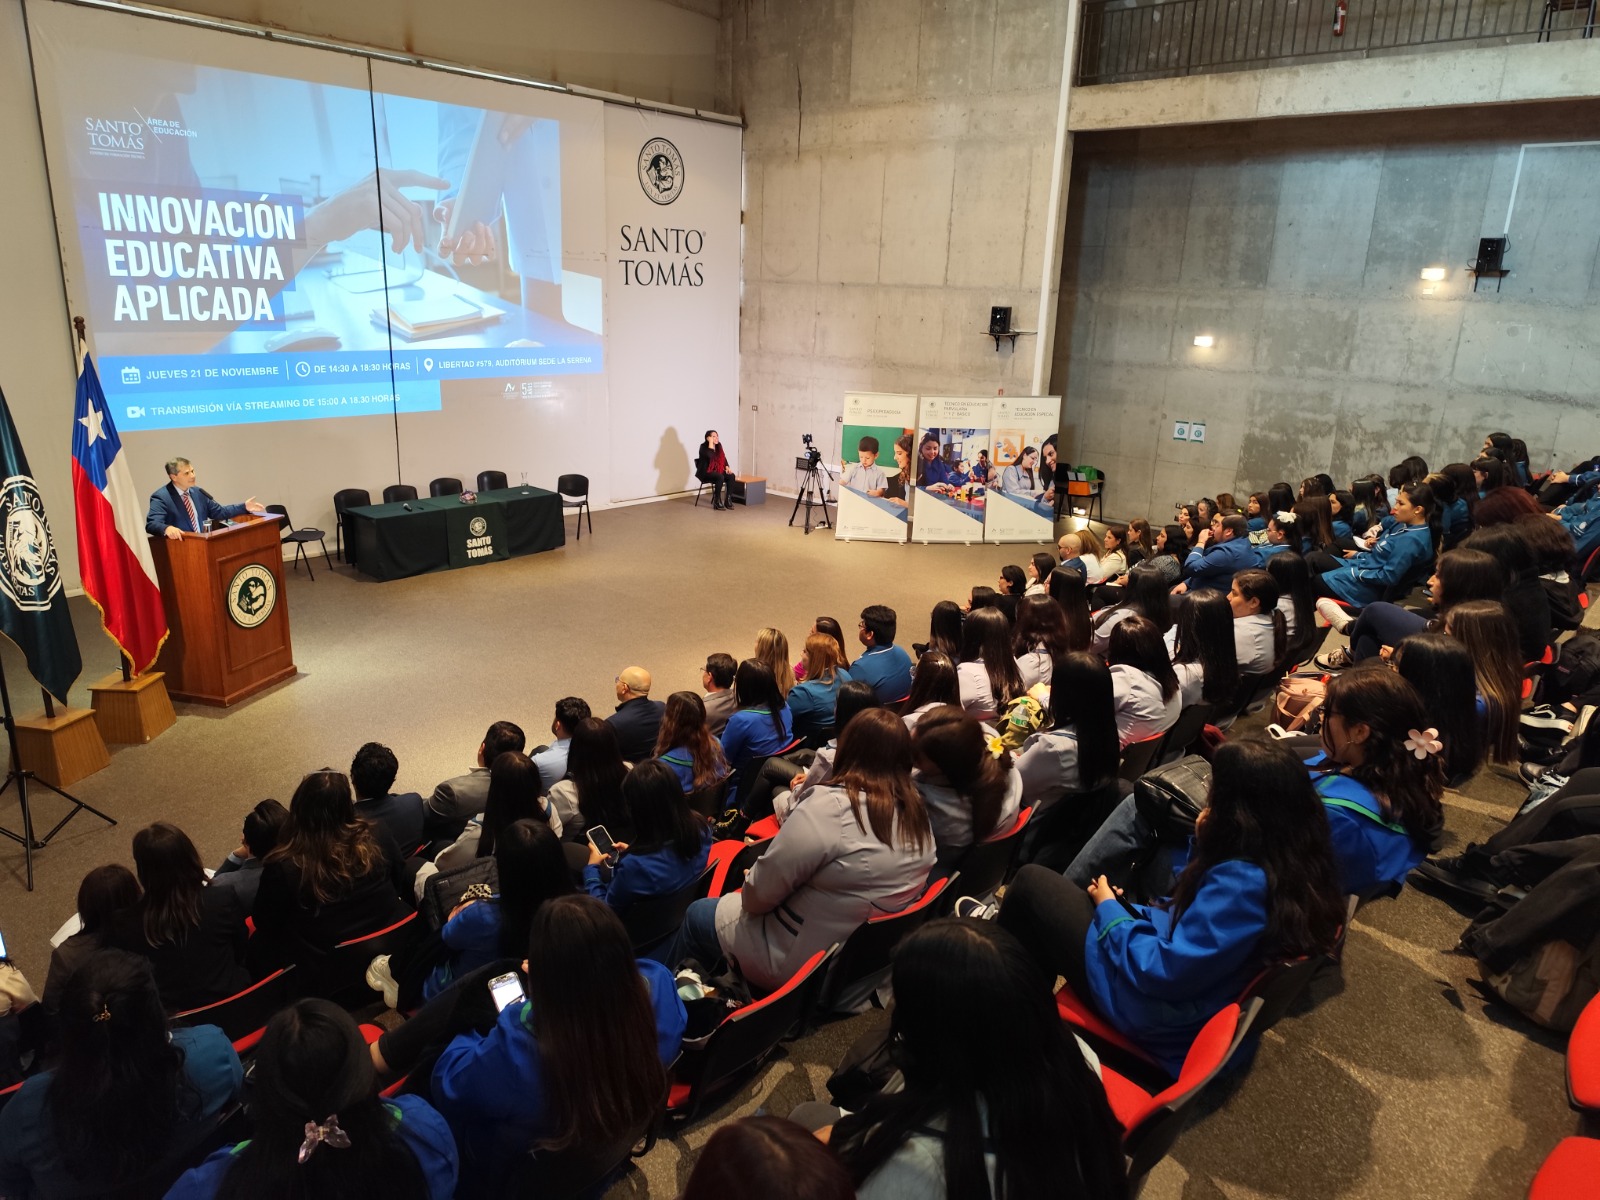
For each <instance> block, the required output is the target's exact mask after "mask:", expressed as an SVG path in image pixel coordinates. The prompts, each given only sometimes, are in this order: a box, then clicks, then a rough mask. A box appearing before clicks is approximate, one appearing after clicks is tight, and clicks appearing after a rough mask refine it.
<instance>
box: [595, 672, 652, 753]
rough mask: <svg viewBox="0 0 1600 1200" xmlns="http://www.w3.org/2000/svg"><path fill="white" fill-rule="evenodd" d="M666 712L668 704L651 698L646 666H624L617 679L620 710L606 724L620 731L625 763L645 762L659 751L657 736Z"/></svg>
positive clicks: (618, 706) (619, 743)
mask: <svg viewBox="0 0 1600 1200" xmlns="http://www.w3.org/2000/svg"><path fill="white" fill-rule="evenodd" d="M666 711H667V706H666V705H665V704H663V703H662V702H661V701H659V700H652V699H650V672H649V671H646V670H645V669H644V668H643V667H624V668H623V669H622V673H621V674H620V675H618V676H617V711H616V712H614V713H612V714H611V715H610V716H609V717H607V718H606V724H608V725H610V726H611V728H612V729H614V730H616V731H617V744H618V745H619V746H620V747H621V748H622V757H623V758H624V759H625V760H627V761H628V762H631V763H636V762H643V761H644V760H645V759H647V758H649V757H650V756H651V755H653V754H654V753H655V752H656V734H657V733H659V732H660V730H661V715H662V714H663V713H665V712H666Z"/></svg>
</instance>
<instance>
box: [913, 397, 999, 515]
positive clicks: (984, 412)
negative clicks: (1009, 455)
mask: <svg viewBox="0 0 1600 1200" xmlns="http://www.w3.org/2000/svg"><path fill="white" fill-rule="evenodd" d="M993 406H994V399H993V398H992V397H990V396H924V397H922V403H921V405H920V407H919V410H918V424H917V445H916V451H915V453H916V459H915V466H914V470H915V479H916V488H917V503H916V509H915V511H914V512H913V514H912V540H913V541H917V542H981V541H983V513H984V508H985V507H986V505H987V502H988V490H989V483H988V480H989V476H990V474H991V472H992V468H993V463H992V461H991V458H990V448H989V437H990V424H989V422H990V413H991V410H992V408H993Z"/></svg>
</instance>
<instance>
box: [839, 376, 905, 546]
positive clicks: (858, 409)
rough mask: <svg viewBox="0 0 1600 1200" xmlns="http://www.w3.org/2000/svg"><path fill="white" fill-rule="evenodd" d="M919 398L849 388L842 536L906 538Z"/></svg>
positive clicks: (842, 465) (841, 482) (842, 480)
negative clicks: (912, 453) (856, 390)
mask: <svg viewBox="0 0 1600 1200" xmlns="http://www.w3.org/2000/svg"><path fill="white" fill-rule="evenodd" d="M916 419H917V398H916V397H915V396H902V395H898V394H895V393H890V392H846V393H845V397H844V435H843V443H842V445H841V447H840V454H839V457H840V474H839V505H838V516H837V520H835V522H834V536H835V537H837V538H839V539H840V540H841V541H869V542H903V541H905V540H906V522H907V518H908V516H909V515H910V512H911V486H910V485H911V482H912V478H911V474H910V467H911V440H912V436H913V434H914V433H915V430H914V429H913V428H912V426H913V425H914V424H915V422H916Z"/></svg>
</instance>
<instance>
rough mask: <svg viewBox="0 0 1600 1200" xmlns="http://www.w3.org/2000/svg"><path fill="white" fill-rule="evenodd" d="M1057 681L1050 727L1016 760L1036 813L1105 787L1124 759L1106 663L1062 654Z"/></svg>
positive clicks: (1025, 796) (1024, 746)
mask: <svg viewBox="0 0 1600 1200" xmlns="http://www.w3.org/2000/svg"><path fill="white" fill-rule="evenodd" d="M1054 676H1055V682H1054V683H1053V684H1052V685H1051V688H1050V727H1049V728H1048V729H1045V730H1043V731H1041V732H1039V733H1035V734H1030V735H1029V737H1028V740H1027V741H1025V742H1024V743H1023V744H1022V751H1021V753H1020V754H1018V756H1017V772H1018V774H1019V775H1021V777H1022V802H1023V803H1025V804H1030V805H1032V806H1033V807H1034V808H1036V809H1037V808H1041V807H1043V806H1046V805H1049V804H1053V803H1055V802H1056V801H1057V800H1059V799H1061V798H1062V797H1063V796H1070V795H1074V794H1079V793H1084V792H1092V791H1095V790H1096V789H1098V788H1101V787H1104V786H1105V785H1106V784H1108V783H1110V782H1111V780H1112V779H1114V778H1115V777H1116V774H1117V762H1118V759H1119V758H1120V755H1121V745H1120V743H1119V741H1118V738H1117V714H1116V698H1115V696H1114V694H1113V691H1112V685H1111V670H1110V668H1108V667H1107V666H1106V664H1105V660H1104V659H1102V658H1101V657H1100V656H1099V655H1098V654H1091V653H1089V652H1087V651H1074V652H1072V653H1070V654H1064V655H1062V656H1061V657H1060V658H1058V659H1057V660H1056V664H1055V671H1054Z"/></svg>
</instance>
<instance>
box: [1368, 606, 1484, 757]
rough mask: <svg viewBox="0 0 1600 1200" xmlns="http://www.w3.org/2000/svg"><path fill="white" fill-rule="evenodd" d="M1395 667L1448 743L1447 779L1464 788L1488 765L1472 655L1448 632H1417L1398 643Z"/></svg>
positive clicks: (1391, 659)
mask: <svg viewBox="0 0 1600 1200" xmlns="http://www.w3.org/2000/svg"><path fill="white" fill-rule="evenodd" d="M1389 665H1390V666H1392V667H1393V668H1394V669H1395V670H1396V671H1398V672H1400V677H1401V678H1402V679H1405V680H1407V681H1409V682H1410V684H1411V686H1412V687H1414V688H1416V689H1417V695H1418V696H1420V697H1421V698H1422V706H1423V708H1424V710H1425V711H1426V712H1427V714H1428V720H1429V721H1430V722H1432V723H1433V725H1434V726H1435V727H1436V728H1437V729H1438V730H1439V740H1440V741H1441V742H1442V743H1444V751H1443V753H1444V773H1445V779H1446V781H1447V782H1448V783H1449V784H1450V786H1451V787H1459V786H1460V785H1461V784H1463V783H1465V782H1466V781H1467V780H1468V779H1470V778H1471V777H1472V776H1473V775H1474V774H1475V773H1476V772H1477V770H1478V768H1479V767H1480V766H1482V765H1483V760H1484V756H1485V755H1486V754H1487V752H1488V746H1487V744H1486V743H1485V740H1484V729H1483V726H1482V724H1481V722H1480V721H1479V714H1478V702H1477V694H1478V686H1477V679H1476V677H1475V676H1474V674H1473V670H1472V655H1471V654H1470V653H1469V652H1468V650H1467V648H1466V646H1464V645H1463V644H1462V643H1460V642H1458V641H1457V640H1456V639H1455V638H1453V637H1450V636H1449V635H1448V634H1444V633H1413V634H1412V635H1411V636H1410V637H1406V638H1402V639H1401V640H1400V643H1399V644H1398V645H1396V646H1395V647H1394V652H1393V653H1392V654H1391V655H1390V656H1389Z"/></svg>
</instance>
